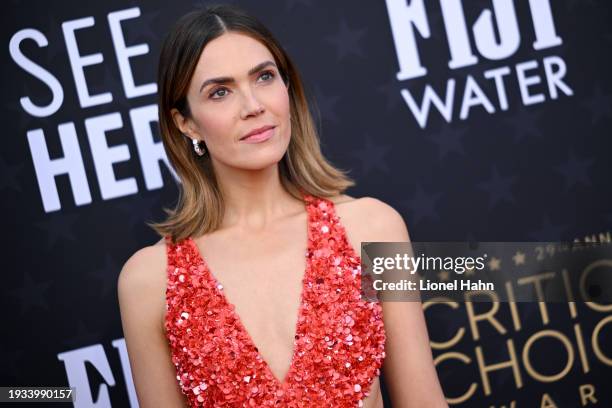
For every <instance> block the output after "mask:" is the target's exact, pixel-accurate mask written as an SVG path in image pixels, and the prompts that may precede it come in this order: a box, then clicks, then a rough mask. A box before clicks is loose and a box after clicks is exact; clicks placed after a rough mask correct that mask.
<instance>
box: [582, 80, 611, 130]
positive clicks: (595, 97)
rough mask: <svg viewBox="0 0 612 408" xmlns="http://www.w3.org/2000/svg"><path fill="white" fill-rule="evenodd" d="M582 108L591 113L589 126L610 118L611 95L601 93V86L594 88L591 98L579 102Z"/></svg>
mask: <svg viewBox="0 0 612 408" xmlns="http://www.w3.org/2000/svg"><path fill="white" fill-rule="evenodd" d="M580 104H581V105H582V106H584V107H585V108H587V109H588V110H589V111H591V124H592V125H594V124H595V123H596V122H598V121H599V120H601V119H603V118H606V117H608V118H609V117H612V95H610V94H608V93H606V94H604V92H603V87H602V86H601V85H599V86H595V88H593V92H592V93H591V97H590V98H588V99H584V100H582V101H581V102H580Z"/></svg>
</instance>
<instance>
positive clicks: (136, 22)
mask: <svg viewBox="0 0 612 408" xmlns="http://www.w3.org/2000/svg"><path fill="white" fill-rule="evenodd" d="M159 13H160V12H159V11H158V10H152V11H147V12H146V13H141V14H140V17H138V18H135V19H133V20H132V21H133V22H131V23H128V22H125V23H123V25H124V26H125V31H126V33H128V35H129V38H133V39H134V40H147V39H148V40H149V41H150V42H151V43H157V42H159V30H157V26H158V24H157V23H156V22H155V20H156V19H157V17H158V16H159ZM126 42H127V41H126ZM136 44H139V41H130V43H128V46H131V45H136ZM149 48H151V47H150V46H149Z"/></svg>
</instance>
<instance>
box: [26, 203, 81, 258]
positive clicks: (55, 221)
mask: <svg viewBox="0 0 612 408" xmlns="http://www.w3.org/2000/svg"><path fill="white" fill-rule="evenodd" d="M77 218H79V216H78V215H77V214H69V213H66V212H61V213H54V214H49V215H47V216H46V219H45V220H44V221H40V222H37V223H36V226H37V227H39V228H40V229H42V230H44V231H45V232H46V233H47V250H50V249H51V247H53V245H54V244H55V242H56V241H57V240H58V239H60V238H61V239H69V240H71V241H76V237H75V236H74V234H73V233H72V226H73V224H74V223H75V222H76V220H77Z"/></svg>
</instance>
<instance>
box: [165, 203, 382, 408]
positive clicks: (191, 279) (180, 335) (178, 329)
mask: <svg viewBox="0 0 612 408" xmlns="http://www.w3.org/2000/svg"><path fill="white" fill-rule="evenodd" d="M303 197H304V203H305V207H306V211H307V213H308V217H307V218H308V249H307V252H306V265H307V266H306V271H305V274H304V277H303V279H302V294H301V297H300V307H299V312H298V320H297V325H296V334H295V339H294V341H293V357H292V359H291V364H290V367H289V371H288V372H287V375H286V376H285V378H284V379H283V380H282V381H280V380H279V379H277V378H276V377H275V375H273V374H272V371H271V369H270V368H269V366H268V365H267V363H266V362H265V361H264V360H263V358H262V356H261V354H259V352H258V349H257V347H256V346H255V344H254V343H253V341H252V339H251V337H250V335H249V333H248V332H247V331H246V328H245V327H244V326H243V324H242V323H241V321H240V317H239V316H238V315H237V313H236V312H235V308H234V306H233V305H232V304H231V303H230V302H229V301H228V299H227V298H226V296H225V294H224V291H223V286H222V285H221V284H220V283H219V282H218V281H217V280H216V279H215V277H214V275H213V272H212V271H210V269H209V268H208V266H207V264H206V261H205V260H204V259H203V257H202V256H201V254H200V252H199V250H198V247H197V245H196V244H195V242H194V241H193V239H192V238H186V239H184V240H181V241H178V242H176V243H172V241H171V240H170V238H169V237H166V248H167V255H168V258H167V259H168V268H167V272H168V284H167V289H166V316H165V328H166V337H167V339H168V341H169V344H170V348H171V353H172V361H173V363H174V365H175V366H176V373H177V377H176V378H177V381H178V382H179V385H180V388H181V390H182V392H183V393H184V394H185V395H186V396H187V399H188V401H189V403H190V405H191V406H193V407H200V406H203V407H220V406H227V407H265V406H279V407H361V406H363V400H364V399H365V398H366V397H367V396H368V395H369V393H370V392H369V390H370V387H371V385H372V382H373V380H374V379H375V377H376V376H378V375H379V374H380V367H381V365H382V363H383V360H384V357H385V351H384V350H385V329H384V325H383V319H382V307H381V305H380V303H379V302H378V301H369V300H366V299H363V298H362V296H361V259H360V257H359V256H358V255H357V254H356V253H355V251H354V249H353V248H352V246H351V245H350V243H349V241H348V239H347V236H346V231H345V229H344V227H343V226H342V224H341V223H340V219H339V217H338V216H337V215H336V213H335V208H334V204H333V202H332V201H330V200H328V199H325V198H320V197H314V196H311V195H308V194H304V195H303Z"/></svg>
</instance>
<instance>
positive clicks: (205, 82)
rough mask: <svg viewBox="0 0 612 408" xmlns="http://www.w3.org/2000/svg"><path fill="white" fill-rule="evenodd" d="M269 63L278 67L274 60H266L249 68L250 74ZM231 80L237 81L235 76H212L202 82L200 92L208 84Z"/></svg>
mask: <svg viewBox="0 0 612 408" xmlns="http://www.w3.org/2000/svg"><path fill="white" fill-rule="evenodd" d="M268 65H271V66H274V67H276V64H275V63H274V62H273V61H270V60H268V61H264V62H262V63H260V64H257V65H255V66H254V67H253V68H251V69H250V70H249V76H250V75H253V74H254V73H256V72H258V71H261V70H262V69H264V68H265V67H267V66H268ZM231 82H235V80H234V78H232V77H227V76H226V77H218V78H210V79H207V80H206V81H204V82H202V85H200V90H199V92H202V89H204V88H205V87H206V86H207V85H209V84H226V83H231Z"/></svg>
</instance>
